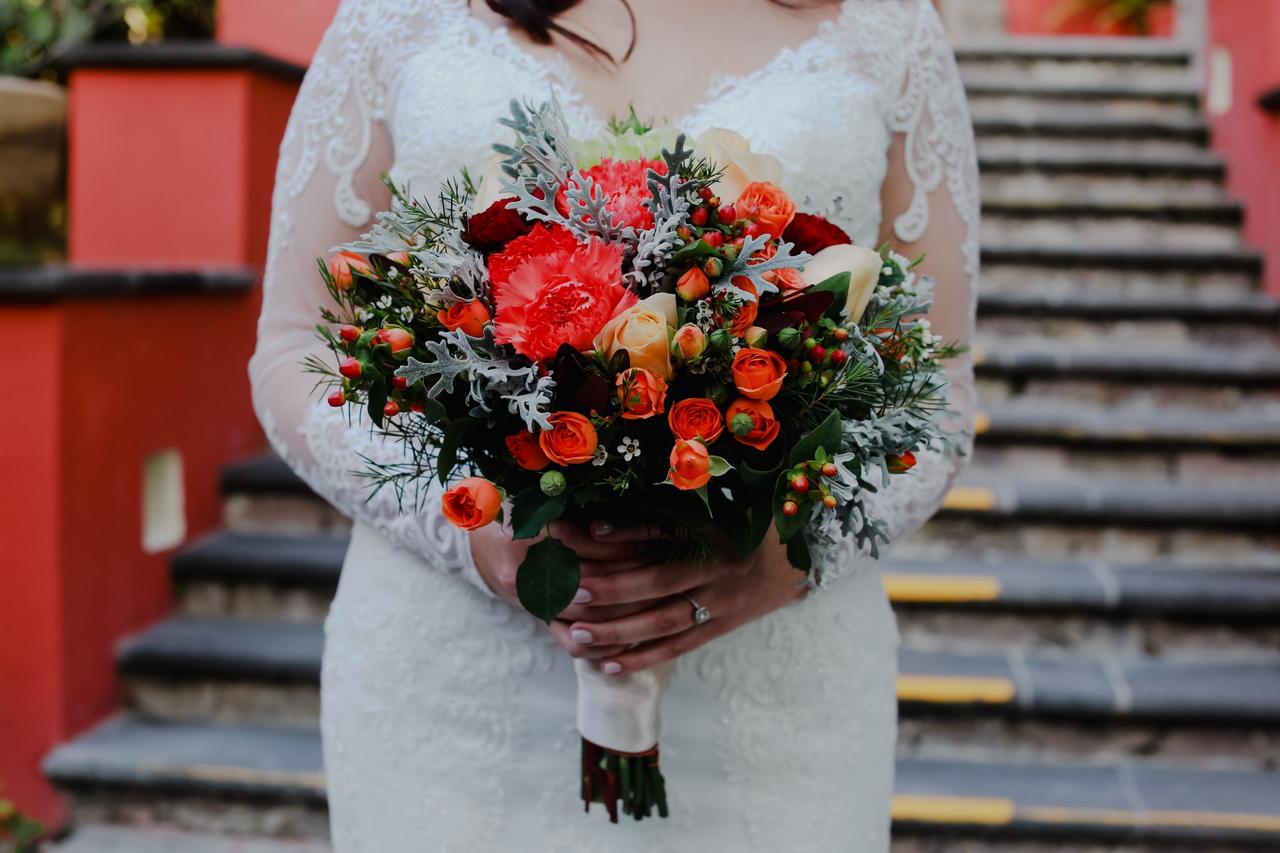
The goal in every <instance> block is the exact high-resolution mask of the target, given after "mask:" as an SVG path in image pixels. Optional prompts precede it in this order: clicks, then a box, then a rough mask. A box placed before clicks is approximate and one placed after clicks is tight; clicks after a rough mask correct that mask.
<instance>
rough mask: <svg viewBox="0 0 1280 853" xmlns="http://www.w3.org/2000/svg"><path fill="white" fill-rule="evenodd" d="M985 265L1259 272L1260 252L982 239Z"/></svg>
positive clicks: (1248, 273) (1260, 265)
mask: <svg viewBox="0 0 1280 853" xmlns="http://www.w3.org/2000/svg"><path fill="white" fill-rule="evenodd" d="M982 263H983V265H984V266H988V267H990V266H1001V265H1006V264H1008V265H1014V266H1019V267H1053V268H1063V267H1070V268H1073V269H1098V268H1105V269H1107V270H1112V271H1115V270H1144V271H1162V272H1163V271H1168V272H1198V273H1211V274H1212V273H1220V272H1227V273H1242V274H1245V275H1254V276H1257V275H1260V274H1261V273H1262V255H1261V254H1260V253H1259V252H1256V251H1253V250H1250V249H1239V248H1229V249H1217V248H1206V249H1201V248H1197V247H1185V248H1161V247H1146V246H1133V245H1120V246H1091V245H1083V244H1074V245H1053V244H1050V245H1035V244H1018V245H1009V244H1005V243H996V242H990V241H988V242H985V243H983V246H982Z"/></svg>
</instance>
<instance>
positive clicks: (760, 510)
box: [744, 484, 773, 555]
mask: <svg viewBox="0 0 1280 853" xmlns="http://www.w3.org/2000/svg"><path fill="white" fill-rule="evenodd" d="M772 524H773V488H772V484H770V486H769V487H767V488H753V489H752V491H751V521H750V524H749V525H748V528H747V541H746V543H745V547H744V555H745V554H751V553H753V552H754V551H755V550H756V549H757V548H759V547H760V546H761V545H762V544H764V539H765V537H766V536H768V535H769V527H770V525H772Z"/></svg>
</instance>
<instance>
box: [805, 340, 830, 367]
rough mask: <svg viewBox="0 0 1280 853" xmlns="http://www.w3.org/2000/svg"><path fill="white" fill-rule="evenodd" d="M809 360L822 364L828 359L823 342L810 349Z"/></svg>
mask: <svg viewBox="0 0 1280 853" xmlns="http://www.w3.org/2000/svg"><path fill="white" fill-rule="evenodd" d="M809 360H810V361H812V362H813V363H814V364H822V362H824V361H826V360H827V350H826V348H825V347H823V346H822V345H821V344H819V345H818V346H816V347H814V348H813V349H811V350H809Z"/></svg>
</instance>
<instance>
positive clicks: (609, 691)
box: [573, 660, 675, 753]
mask: <svg viewBox="0 0 1280 853" xmlns="http://www.w3.org/2000/svg"><path fill="white" fill-rule="evenodd" d="M573 668H574V671H575V672H576V673H577V674H578V733H579V734H581V735H582V736H583V737H584V738H586V739H587V740H589V741H591V742H592V743H594V744H595V745H596V746H601V747H604V748H605V749H611V750H613V751H614V752H623V753H639V752H648V751H649V750H651V749H653V748H654V747H655V746H657V745H658V738H659V736H660V735H661V734H662V696H663V694H664V693H666V692H667V687H669V686H670V685H671V674H672V673H673V672H674V671H675V664H674V663H664V664H659V665H658V666H655V667H651V668H649V669H646V670H643V671H642V672H634V673H630V674H627V675H605V674H604V673H603V672H601V671H600V667H599V665H598V664H597V663H596V662H595V661H588V660H576V661H574V664H573Z"/></svg>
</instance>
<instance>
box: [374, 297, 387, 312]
mask: <svg viewBox="0 0 1280 853" xmlns="http://www.w3.org/2000/svg"><path fill="white" fill-rule="evenodd" d="M373 307H375V308H381V309H382V310H383V311H386V310H387V309H388V308H390V307H391V294H390V293H388V294H386V295H385V296H383V297H382V298H381V299H379V300H378V301H377V302H375V303H373Z"/></svg>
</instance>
